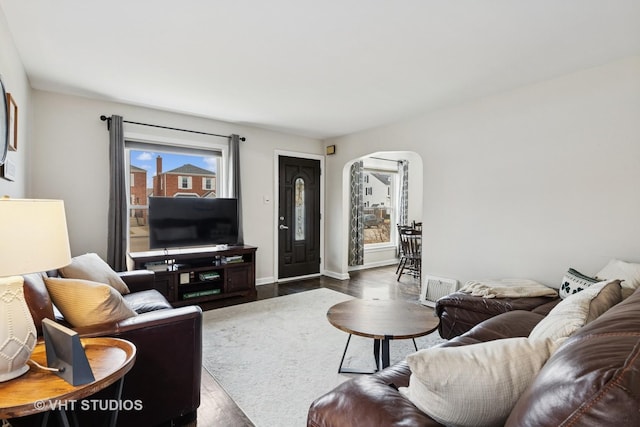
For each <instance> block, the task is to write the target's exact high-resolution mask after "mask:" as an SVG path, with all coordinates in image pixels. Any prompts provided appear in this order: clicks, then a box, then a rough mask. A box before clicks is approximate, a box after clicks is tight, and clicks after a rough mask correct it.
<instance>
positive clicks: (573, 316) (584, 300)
mask: <svg viewBox="0 0 640 427" xmlns="http://www.w3.org/2000/svg"><path fill="white" fill-rule="evenodd" d="M621 300H622V294H621V292H620V281H619V280H613V281H604V282H598V283H596V284H594V285H591V286H590V287H588V288H587V289H585V290H583V291H582V292H578V293H577V294H572V295H569V296H568V297H567V298H565V299H563V300H562V301H560V303H559V304H558V305H556V306H555V307H554V308H553V309H552V310H551V311H550V312H549V314H547V316H546V317H545V318H544V319H542V320H541V321H540V323H538V324H537V325H536V326H535V328H533V330H532V331H531V333H530V334H529V338H531V339H537V340H544V339H551V340H554V341H555V340H559V339H562V338H567V337H569V336H571V335H572V334H573V333H574V332H575V331H577V330H578V329H580V328H581V327H583V326H584V325H586V324H587V323H589V322H591V321H593V320H595V319H597V318H598V316H600V315H601V314H602V313H604V312H605V311H607V310H608V309H609V308H611V307H613V306H614V305H616V304H617V303H619V302H620V301H621Z"/></svg>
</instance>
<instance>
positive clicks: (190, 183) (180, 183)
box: [178, 175, 193, 190]
mask: <svg viewBox="0 0 640 427" xmlns="http://www.w3.org/2000/svg"><path fill="white" fill-rule="evenodd" d="M185 179H186V180H187V185H186V186H185V185H184V181H185ZM192 188H193V177H190V176H183V175H178V189H179V190H191V189H192Z"/></svg>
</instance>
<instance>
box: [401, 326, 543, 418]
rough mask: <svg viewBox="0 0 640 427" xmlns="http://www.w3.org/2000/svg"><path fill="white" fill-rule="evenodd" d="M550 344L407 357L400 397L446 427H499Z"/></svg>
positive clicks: (492, 345)
mask: <svg viewBox="0 0 640 427" xmlns="http://www.w3.org/2000/svg"><path fill="white" fill-rule="evenodd" d="M554 349H555V344H553V343H552V342H551V341H548V340H544V341H538V340H530V339H528V338H506V339H500V340H495V341H488V342H484V343H480V344H472V345H466V346H461V347H444V348H429V349H426V350H421V351H419V352H417V353H414V354H411V355H409V356H408V357H407V362H408V364H409V367H410V368H411V377H410V379H409V387H401V388H400V392H401V393H402V394H403V395H405V396H406V397H407V398H408V399H409V400H411V402H413V404H414V405H416V406H417V407H418V408H419V409H420V410H422V411H424V412H425V413H426V414H427V415H429V416H430V417H431V418H433V419H434V420H436V421H438V422H439V423H441V424H445V425H447V426H470V427H471V426H473V427H479V426H497V425H504V423H505V421H506V420H507V417H508V416H509V414H510V413H511V410H512V408H513V406H514V405H515V404H516V402H517V401H518V399H519V397H520V395H521V394H522V393H523V392H524V390H525V389H526V388H527V387H528V386H529V384H530V383H531V382H532V381H533V379H534V378H535V376H536V375H537V374H538V371H539V370H540V368H542V366H543V365H544V364H545V362H546V361H547V359H548V358H549V356H550V354H551V352H552V351H553V350H554Z"/></svg>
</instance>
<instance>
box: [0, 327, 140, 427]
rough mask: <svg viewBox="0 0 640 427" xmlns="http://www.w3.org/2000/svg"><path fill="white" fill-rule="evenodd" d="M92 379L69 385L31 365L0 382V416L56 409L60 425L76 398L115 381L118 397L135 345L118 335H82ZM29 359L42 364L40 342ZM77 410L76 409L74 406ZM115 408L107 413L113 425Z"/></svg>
mask: <svg viewBox="0 0 640 427" xmlns="http://www.w3.org/2000/svg"><path fill="white" fill-rule="evenodd" d="M80 341H81V342H82V345H83V347H84V350H85V353H86V355H87V359H88V360H89V365H90V366H91V370H92V371H93V376H94V377H95V381H93V382H91V383H88V384H84V385H80V386H73V385H71V384H69V383H68V382H66V381H65V380H63V379H62V378H60V377H59V376H57V375H55V374H54V373H53V372H49V371H45V370H42V369H40V368H38V367H35V366H31V368H30V369H29V371H28V372H27V373H25V374H24V375H22V376H20V377H18V378H14V379H13V380H10V381H7V382H3V383H0V419H3V418H17V417H23V416H26V415H32V414H37V413H43V412H47V414H46V415H45V417H44V419H43V425H44V424H46V420H47V418H48V414H49V413H51V412H58V413H59V414H60V416H61V420H62V423H63V425H65V426H66V425H69V422H68V419H67V416H66V411H67V410H73V409H74V407H75V406H76V405H75V404H76V401H78V400H80V399H83V398H86V397H88V396H91V395H93V394H95V393H97V392H98V391H100V390H102V389H104V388H106V387H108V386H110V385H111V384H114V383H115V382H119V384H118V385H117V387H116V389H117V391H116V396H114V399H115V400H120V396H121V392H122V382H123V380H124V375H125V374H126V373H127V372H129V370H131V368H132V367H133V364H134V362H135V358H136V347H135V346H134V345H133V344H132V343H130V342H129V341H125V340H122V339H119V338H82V339H81V340H80ZM31 359H33V360H35V361H36V362H37V363H39V364H40V365H43V366H46V364H47V357H46V353H45V345H44V342H40V343H38V345H36V347H35V349H34V351H33V354H32V355H31ZM75 409H78V408H75ZM116 420H117V410H115V411H113V412H112V414H111V420H110V425H112V426H115V423H116Z"/></svg>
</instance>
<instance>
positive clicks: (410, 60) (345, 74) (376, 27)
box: [0, 0, 640, 138]
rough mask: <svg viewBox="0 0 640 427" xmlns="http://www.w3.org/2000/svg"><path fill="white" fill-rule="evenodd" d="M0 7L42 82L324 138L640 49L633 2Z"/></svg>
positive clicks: (34, 77)
mask: <svg viewBox="0 0 640 427" xmlns="http://www.w3.org/2000/svg"><path fill="white" fill-rule="evenodd" d="M0 7H1V8H2V10H3V11H4V14H5V16H6V19H7V22H8V25H9V29H10V31H11V34H12V35H13V38H14V42H15V44H16V46H17V49H18V52H19V55H20V57H21V58H22V61H23V63H24V66H25V68H26V72H27V74H28V76H29V80H30V82H31V85H32V86H33V87H34V88H36V89H41V90H47V91H54V92H62V93H69V94H75V95H81V96H87V97H91V98H97V99H106V100H112V101H118V102H124V103H129V104H134V105H140V106H146V107H154V108H159V109H163V110H168V111H174V112H180V113H186V114H191V115H196V116H202V117H209V118H213V119H218V120H224V121H229V122H235V123H242V124H248V125H253V126H257V127H261V128H267V129H274V130H280V131H285V132H289V133H294V134H299V135H305V136H311V137H317V138H325V137H331V136H338V135H343V134H348V133H353V132H356V131H359V130H363V129H367V128H371V127H375V126H379V125H384V124H387V123H391V122H394V121H397V120H400V119H402V118H404V117H408V116H412V115H416V114H419V113H421V112H426V111H429V110H433V109H437V108H442V107H444V106H447V105H452V104H455V103H459V102H462V101H465V100H468V99H471V98H475V97H479V96H485V95H488V94H492V93H496V92H500V91H505V90H509V89H512V88H515V87H518V86H522V85H526V84H531V83H534V82H537V81H541V80H545V79H549V78H553V77H555V76H559V75H563V74H566V73H570V72H572V71H575V70H579V69H584V68H588V67H593V66H597V65H601V64H604V63H607V62H610V61H613V60H616V59H619V58H623V57H626V56H630V55H639V54H640V1H638V0H530V1H522V0H521V1H514V0H482V1H469V0H467V1H463V0H459V1H451V0H395V1H393V0H269V1H266V0H181V1H175V0H134V1H132V0H109V1H88V0H84V1H81V0H0ZM116 113H117V112H116ZM130 119H131V120H135V118H134V117H132V118H130Z"/></svg>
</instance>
